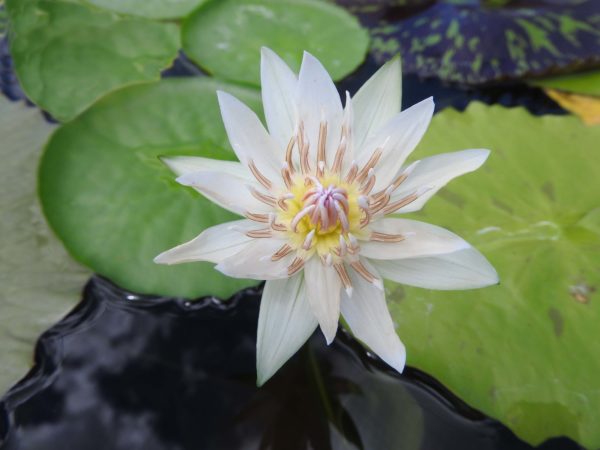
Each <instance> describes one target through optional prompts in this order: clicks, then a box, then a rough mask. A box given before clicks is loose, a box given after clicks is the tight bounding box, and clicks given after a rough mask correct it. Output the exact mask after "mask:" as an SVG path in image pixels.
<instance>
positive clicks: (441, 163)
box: [390, 150, 490, 213]
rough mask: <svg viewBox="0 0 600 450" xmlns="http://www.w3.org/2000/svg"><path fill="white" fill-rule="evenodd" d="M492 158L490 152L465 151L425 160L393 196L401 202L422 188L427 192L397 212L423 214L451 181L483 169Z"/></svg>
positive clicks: (420, 162)
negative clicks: (435, 196) (482, 166)
mask: <svg viewBox="0 0 600 450" xmlns="http://www.w3.org/2000/svg"><path fill="white" fill-rule="evenodd" d="M489 154H490V151H489V150H463V151H461V152H453V153H442V154H440V155H435V156H431V157H429V158H424V159H422V160H421V161H419V162H418V164H417V165H416V166H415V168H414V170H413V171H412V172H411V174H410V175H409V177H408V178H407V179H406V180H405V181H404V183H402V184H401V185H400V187H399V188H398V189H397V190H396V191H395V192H394V193H393V194H392V198H391V200H390V201H391V202H394V201H396V200H400V199H401V198H403V197H405V196H407V195H410V194H413V193H414V192H416V191H419V190H420V189H422V188H425V189H427V190H426V191H425V192H424V194H422V195H421V196H419V198H418V199H417V200H415V201H414V202H412V203H409V204H408V205H406V206H405V207H403V208H400V209H399V210H397V211H396V212H397V213H406V212H412V211H418V210H420V209H421V208H422V207H423V205H424V204H425V203H426V202H427V200H429V199H430V198H431V197H432V196H433V195H434V194H435V193H436V192H437V191H439V190H440V189H441V188H442V187H444V186H445V185H446V184H447V183H448V182H449V181H451V180H452V179H454V178H456V177H458V176H460V175H463V174H465V173H468V172H473V171H474V170H477V169H478V168H479V167H481V165H482V164H483V163H484V162H485V160H486V159H487V157H488V156H489Z"/></svg>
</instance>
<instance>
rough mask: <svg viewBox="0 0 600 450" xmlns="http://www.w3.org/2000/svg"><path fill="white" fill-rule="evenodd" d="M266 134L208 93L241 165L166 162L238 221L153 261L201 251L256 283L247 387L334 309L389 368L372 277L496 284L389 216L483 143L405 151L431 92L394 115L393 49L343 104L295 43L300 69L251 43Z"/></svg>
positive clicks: (435, 239)
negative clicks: (256, 52)
mask: <svg viewBox="0 0 600 450" xmlns="http://www.w3.org/2000/svg"><path fill="white" fill-rule="evenodd" d="M261 80H262V100H263V107H264V113H265V118H266V122H267V126H268V132H267V130H265V128H264V126H263V125H262V123H261V121H260V119H259V118H258V117H257V116H256V114H255V113H254V112H252V111H251V110H250V109H249V108H248V107H247V106H245V105H244V104H243V103H241V102H240V101H238V100H237V99H236V98H234V97H233V96H231V95H229V94H227V93H224V92H218V98H219V104H220V108H221V114H222V116H223V121H224V123H225V128H226V130H227V134H228V136H229V141H230V143H231V146H232V147H233V149H234V151H235V153H236V155H237V157H238V158H239V161H240V162H229V161H217V160H213V159H207V158H200V157H175V158H168V159H166V160H165V162H166V164H167V165H168V166H169V167H170V168H171V169H172V170H173V171H174V172H175V173H176V174H178V175H179V177H178V178H177V181H178V182H180V183H181V184H183V185H186V186H192V187H193V188H195V189H196V190H198V191H199V192H201V193H202V194H203V195H204V196H206V197H208V198H209V199H211V200H212V201H214V202H215V203H217V204H219V205H220V206H222V207H224V208H226V209H228V210H230V211H233V212H234V213H237V214H240V215H242V216H245V219H242V220H238V221H234V222H229V223H224V224H221V225H217V226H214V227H211V228H209V229H207V230H205V231H204V232H202V233H201V234H200V235H199V236H198V237H196V238H195V239H193V240H191V241H189V242H187V243H184V244H182V245H179V246H178V247H175V248H173V249H171V250H168V251H166V252H164V253H162V254H160V255H159V256H157V257H156V259H155V262H157V263H161V264H177V263H183V262H190V261H210V262H213V263H216V264H217V265H216V269H217V270H220V271H221V272H223V273H224V274H226V275H229V276H232V277H238V278H252V279H257V280H267V282H266V284H265V287H264V291H263V296H262V301H261V305H260V315H259V320H258V339H257V371H258V384H259V385H260V384H262V383H264V382H265V381H266V380H268V379H269V378H270V377H271V376H272V375H273V374H274V373H275V372H276V371H277V370H278V369H279V368H280V367H281V366H282V365H283V364H284V363H285V361H287V360H288V358H290V357H291V356H292V355H293V354H294V353H295V352H296V351H297V350H298V349H299V348H300V347H301V346H302V344H303V343H304V342H305V341H306V340H307V339H308V338H309V337H310V336H311V334H312V333H313V332H314V330H315V329H316V328H317V326H319V327H320V329H321V331H322V332H323V334H324V335H325V339H326V341H327V343H331V342H332V340H333V339H334V337H335V335H336V331H337V327H338V321H339V316H340V313H341V314H342V316H343V317H344V319H345V320H346V322H347V324H348V325H349V327H350V328H351V330H352V333H353V334H354V335H355V336H356V338H358V339H359V340H361V341H362V342H363V343H364V344H366V345H367V346H368V347H369V348H370V349H371V350H372V351H373V352H375V353H376V354H377V355H379V357H381V359H383V360H384V361H385V362H387V363H388V364H389V365H390V366H392V367H393V368H395V369H396V370H397V371H399V372H401V371H402V370H403V368H404V364H405V359H406V353H405V349H404V345H403V344H402V342H401V341H400V339H399V338H398V335H397V334H396V330H395V328H394V324H393V322H392V319H391V317H390V314H389V312H388V309H387V305H386V301H385V293H384V290H383V282H382V277H384V278H388V279H391V280H394V281H397V282H400V283H404V284H407V285H413V286H419V287H424V288H431V289H471V288H478V287H483V286H487V285H491V284H495V283H497V281H498V277H497V274H496V271H495V270H494V268H493V267H492V266H491V265H490V264H489V263H488V261H487V260H486V259H485V258H484V257H483V256H482V255H481V254H480V253H479V252H478V251H477V250H475V249H474V248H472V247H471V246H470V245H469V244H468V243H467V242H465V241H464V240H463V239H461V238H460V237H458V236H456V235H455V234H453V233H451V232H450V231H447V230H445V229H443V228H439V227H436V226H434V225H429V224H426V223H422V222H418V221H414V220H408V219H400V218H396V217H387V216H388V215H390V214H397V213H406V212H411V211H416V210H419V209H420V208H421V207H422V206H423V205H424V204H425V202H426V201H427V200H428V199H429V198H430V197H431V196H432V195H433V194H434V193H435V192H436V191H438V190H439V189H440V188H441V187H442V186H444V185H445V184H446V183H447V182H448V181H450V180H451V179H453V178H454V177H456V176H458V175H461V174H464V173H467V172H471V171H473V170H475V169H477V168H478V167H479V166H481V164H483V162H484V161H485V160H486V158H487V157H488V154H489V151H488V150H480V149H477V150H464V151H460V152H456V153H446V154H441V155H438V156H433V157H429V158H425V159H423V160H421V161H416V162H413V163H411V164H408V165H405V160H406V158H407V157H408V155H409V154H410V153H411V152H412V151H413V149H414V148H415V146H416V145H417V144H418V142H419V140H420V139H421V137H422V136H423V134H424V133H425V130H426V129H427V127H428V125H429V122H430V120H431V117H432V115H433V109H434V106H433V101H432V99H431V98H429V99H427V100H424V101H422V102H420V103H418V104H416V105H414V106H413V107H411V108H409V109H407V110H405V111H402V112H399V111H400V100H401V70H400V62H399V60H398V59H397V58H396V59H394V60H392V61H390V62H388V63H387V64H385V65H384V66H383V67H382V68H381V69H380V70H379V71H378V72H377V73H375V75H373V77H372V78H371V79H370V80H368V81H367V83H366V84H365V85H364V86H363V87H362V88H361V89H360V90H359V91H358V92H357V93H356V95H355V96H354V97H350V95H349V94H348V93H346V101H345V107H343V106H342V102H341V100H340V97H339V95H338V92H337V90H336V88H335V85H334V83H333V82H332V80H331V78H330V77H329V75H328V74H327V72H326V71H325V69H324V68H323V66H322V65H321V63H320V62H319V61H318V60H317V59H316V58H314V57H313V56H312V55H310V54H308V53H305V54H304V58H303V61H302V66H301V68H300V73H299V75H298V76H296V74H294V73H293V72H292V70H291V69H290V68H289V67H288V66H287V65H286V64H285V63H284V62H283V61H282V60H281V59H280V58H279V57H278V56H277V55H276V54H275V53H273V52H272V51H270V50H269V49H263V51H262V62H261Z"/></svg>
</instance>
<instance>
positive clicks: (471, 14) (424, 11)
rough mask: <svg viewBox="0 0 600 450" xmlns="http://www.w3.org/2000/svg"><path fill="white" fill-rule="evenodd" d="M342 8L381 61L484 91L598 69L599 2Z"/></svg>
mask: <svg viewBox="0 0 600 450" xmlns="http://www.w3.org/2000/svg"><path fill="white" fill-rule="evenodd" d="M338 1H339V3H340V4H343V5H344V6H346V7H348V8H349V9H351V10H354V11H356V12H357V13H358V14H359V16H360V17H361V20H362V21H363V23H364V24H365V25H366V26H368V27H369V28H370V31H371V35H372V37H373V43H372V48H371V52H372V54H373V56H374V58H375V59H376V60H377V61H378V62H380V63H381V62H383V61H385V60H387V59H389V58H390V57H391V56H393V55H395V54H396V53H400V54H401V55H402V62H403V70H404V71H405V72H406V73H416V74H418V75H420V76H422V77H438V78H441V79H443V80H445V81H451V82H459V83H466V84H482V83H488V82H492V81H504V80H512V79H519V78H524V77H533V76H541V75H547V74H554V73H566V72H569V71H571V70H573V69H579V68H583V67H594V66H597V65H599V64H600V4H599V2H598V0H561V1H557V0H513V1H510V0H487V1H483V0H481V1H480V0H438V1H436V2H432V1H429V2H427V1H426V0H421V1H417V0H403V2H404V3H407V6H396V5H395V3H394V2H393V1H392V2H387V4H386V5H383V3H384V2H377V3H376V5H378V6H371V7H367V6H365V5H364V3H365V2H364V1H363V0H338ZM427 3H430V5H429V6H427Z"/></svg>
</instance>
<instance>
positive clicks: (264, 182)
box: [248, 160, 273, 190]
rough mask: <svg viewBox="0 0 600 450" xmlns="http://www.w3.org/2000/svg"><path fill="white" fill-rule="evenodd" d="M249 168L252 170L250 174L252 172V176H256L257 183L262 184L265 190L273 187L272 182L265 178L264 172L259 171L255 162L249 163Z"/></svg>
mask: <svg viewBox="0 0 600 450" xmlns="http://www.w3.org/2000/svg"><path fill="white" fill-rule="evenodd" d="M248 168H249V169H250V172H252V175H254V178H256V181H258V182H259V183H260V184H262V185H263V186H264V187H265V188H267V189H269V190H270V189H271V188H272V187H273V183H271V180H269V179H268V178H267V177H265V176H264V175H263V174H262V172H261V171H260V170H258V168H257V167H256V164H254V161H252V160H250V161H248Z"/></svg>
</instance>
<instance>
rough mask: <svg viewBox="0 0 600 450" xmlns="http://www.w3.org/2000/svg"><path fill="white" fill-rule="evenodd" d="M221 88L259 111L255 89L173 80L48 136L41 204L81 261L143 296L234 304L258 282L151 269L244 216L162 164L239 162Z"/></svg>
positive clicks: (123, 97) (200, 271) (99, 108)
mask: <svg viewBox="0 0 600 450" xmlns="http://www.w3.org/2000/svg"><path fill="white" fill-rule="evenodd" d="M217 89H223V90H225V91H227V92H230V93H232V94H233V95H236V96H237V97H238V98H240V99H241V100H242V101H244V102H245V103H247V104H249V105H253V106H254V107H255V109H259V108H260V100H259V96H258V93H257V92H256V91H254V90H250V89H243V88H239V87H235V86H233V85H226V84H223V83H218V82H217V81H214V80H212V79H208V78H197V79H168V80H163V81H161V82H159V83H153V84H147V85H139V86H132V87H129V88H125V89H123V90H120V91H117V92H115V93H113V94H110V95H109V96H107V97H105V98H103V99H102V100H100V101H99V102H98V103H96V104H95V105H94V106H93V107H91V108H90V109H89V110H88V111H86V112H85V113H83V114H82V115H81V116H79V117H78V118H76V119H75V120H73V121H71V122H70V123H68V124H66V125H64V126H62V127H61V128H60V129H59V130H57V132H56V133H55V134H54V135H53V136H52V139H51V140H50V142H49V143H48V145H47V147H46V151H45V153H44V155H43V158H42V163H41V167H40V196H41V200H42V206H43V209H44V213H45V214H46V217H47V218H48V221H49V222H50V225H51V226H52V228H53V229H54V230H55V231H56V233H57V234H58V236H59V237H60V238H61V240H62V241H63V243H64V244H65V246H66V247H67V249H68V250H69V251H70V253H71V254H72V255H73V256H74V257H75V258H76V259H77V260H79V261H81V262H82V263H83V264H85V265H87V266H88V267H91V268H92V269H93V270H94V271H96V272H98V273H100V274H102V275H104V276H106V277H108V278H109V279H111V280H112V281H114V282H115V283H117V284H119V285H120V286H122V287H124V288H127V289H131V290H133V291H136V292H141V293H150V294H161V295H170V296H182V297H189V298H193V297H199V296H203V295H218V296H220V297H228V296H230V295H231V294H233V293H234V292H236V291H237V290H239V289H241V288H243V287H247V286H249V285H251V284H253V283H254V284H255V283H256V282H255V281H254V282H250V281H245V280H234V279H231V278H228V277H225V276H224V275H221V274H220V273H219V272H217V271H216V270H214V269H213V264H210V263H195V264H182V265H178V266H163V265H158V264H155V263H154V262H152V260H153V258H154V257H155V256H156V255H158V254H159V253H160V252H162V251H164V250H167V249H169V248H171V247H174V246H175V245H178V244H180V243H182V242H185V241H187V240H189V239H192V238H193V237H194V236H196V235H197V234H199V233H200V232H201V231H202V230H203V229H205V228H207V227H209V226H211V225H215V224H218V223H222V222H227V221H230V220H234V219H235V218H239V217H237V216H234V215H233V214H231V213H229V212H227V211H225V210H223V209H221V208H219V207H218V206H215V205H214V204H213V203H211V202H210V201H208V200H206V199H205V198H203V197H202V196H201V195H200V194H198V193H197V192H196V191H194V190H192V189H190V188H187V187H183V186H181V185H179V184H178V183H176V182H175V180H174V178H175V176H174V175H173V173H171V172H170V170H169V169H167V167H166V166H165V165H164V164H163V163H162V162H161V161H160V160H159V157H160V156H168V155H199V156H206V157H211V158H219V159H235V156H234V153H233V151H232V150H230V148H229V147H228V145H229V144H228V142H227V137H226V134H225V129H224V127H223V124H222V121H221V115H220V112H219V107H218V104H217V96H216V93H215V91H216V90H217Z"/></svg>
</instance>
